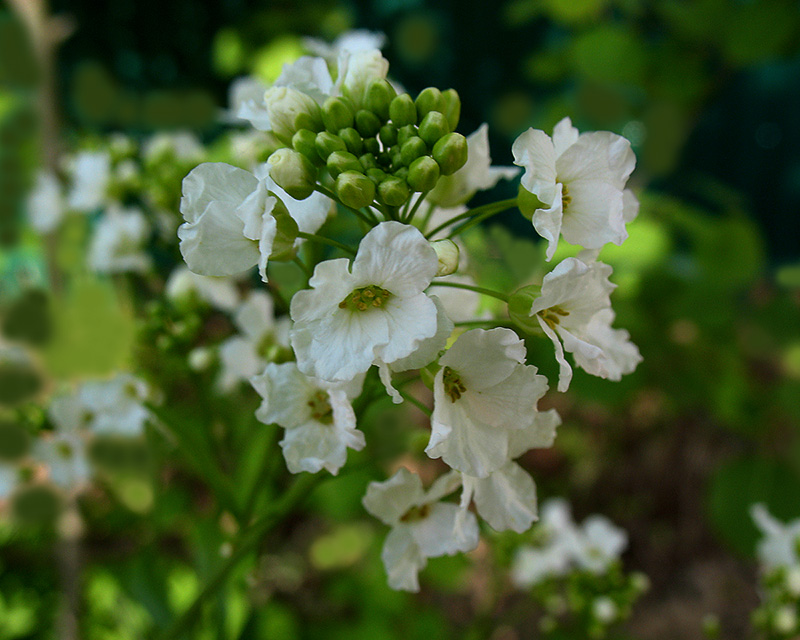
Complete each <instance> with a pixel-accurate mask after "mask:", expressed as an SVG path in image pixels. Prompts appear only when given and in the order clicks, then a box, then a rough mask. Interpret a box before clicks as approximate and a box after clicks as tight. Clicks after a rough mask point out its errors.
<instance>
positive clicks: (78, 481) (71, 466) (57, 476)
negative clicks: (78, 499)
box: [33, 433, 92, 491]
mask: <svg viewBox="0 0 800 640" xmlns="http://www.w3.org/2000/svg"><path fill="white" fill-rule="evenodd" d="M33 457H34V459H35V460H36V461H37V462H40V463H43V464H44V465H45V468H46V469H47V476H48V479H49V480H50V482H52V483H53V484H55V485H56V486H58V487H60V488H62V489H64V490H65V491H73V490H77V489H80V488H81V487H82V486H83V485H84V484H85V483H86V482H88V480H89V478H91V476H92V470H91V467H90V465H89V457H88V455H87V452H86V440H85V439H84V438H83V437H81V436H80V435H79V434H76V433H56V434H52V435H50V436H47V437H44V436H43V437H40V438H39V439H38V440H37V441H36V442H35V443H34V445H33Z"/></svg>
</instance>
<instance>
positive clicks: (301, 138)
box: [292, 129, 320, 163]
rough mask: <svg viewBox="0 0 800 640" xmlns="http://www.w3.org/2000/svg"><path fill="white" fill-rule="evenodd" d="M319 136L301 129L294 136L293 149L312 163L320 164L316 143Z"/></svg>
mask: <svg viewBox="0 0 800 640" xmlns="http://www.w3.org/2000/svg"><path fill="white" fill-rule="evenodd" d="M316 139H317V134H316V133H314V132H313V131H311V130H310V129H300V131H298V132H297V133H295V134H294V135H293V136H292V147H293V148H294V150H295V151H297V152H298V153H302V154H303V155H304V156H305V157H306V158H308V159H309V160H311V162H314V163H318V162H319V161H320V157H319V153H317V146H316V144H315V141H316Z"/></svg>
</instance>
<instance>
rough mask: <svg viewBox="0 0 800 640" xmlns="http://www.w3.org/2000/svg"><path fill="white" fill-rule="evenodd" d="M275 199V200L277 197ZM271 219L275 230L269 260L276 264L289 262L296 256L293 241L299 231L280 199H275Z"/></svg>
mask: <svg viewBox="0 0 800 640" xmlns="http://www.w3.org/2000/svg"><path fill="white" fill-rule="evenodd" d="M289 195H291V194H289ZM275 197H276V198H277V196H275ZM272 217H273V218H275V222H276V227H277V229H276V233H275V238H274V240H273V241H272V251H271V252H270V254H269V259H270V260H271V261H277V262H285V261H287V260H291V259H292V258H294V256H295V254H296V250H295V247H294V241H295V240H296V239H297V234H298V233H299V231H300V230H299V229H298V228H297V222H296V221H295V219H294V218H292V216H291V215H290V214H289V210H288V209H287V208H286V205H285V204H283V202H282V201H281V200H280V198H277V202H276V203H275V205H274V206H273V207H272Z"/></svg>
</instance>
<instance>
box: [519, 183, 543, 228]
mask: <svg viewBox="0 0 800 640" xmlns="http://www.w3.org/2000/svg"><path fill="white" fill-rule="evenodd" d="M517 207H518V208H519V210H520V211H521V212H522V215H523V216H525V217H526V218H527V219H528V220H530V219H532V218H533V214H534V213H536V210H537V209H547V205H546V204H544V203H543V202H542V201H541V200H539V198H537V197H536V196H535V195H533V194H532V193H531V192H530V191H528V190H527V189H526V188H525V187H523V186H522V185H519V191H518V192H517Z"/></svg>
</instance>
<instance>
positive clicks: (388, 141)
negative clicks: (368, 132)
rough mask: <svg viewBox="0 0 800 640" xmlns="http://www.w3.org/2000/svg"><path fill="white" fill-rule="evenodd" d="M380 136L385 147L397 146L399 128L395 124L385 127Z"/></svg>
mask: <svg viewBox="0 0 800 640" xmlns="http://www.w3.org/2000/svg"><path fill="white" fill-rule="evenodd" d="M379 135H380V137H381V144H383V146H384V147H391V146H393V145H395V144H397V127H395V126H394V125H393V124H385V125H383V126H382V127H381V131H380V133H379Z"/></svg>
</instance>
